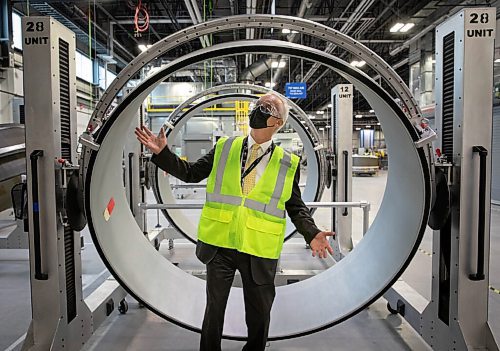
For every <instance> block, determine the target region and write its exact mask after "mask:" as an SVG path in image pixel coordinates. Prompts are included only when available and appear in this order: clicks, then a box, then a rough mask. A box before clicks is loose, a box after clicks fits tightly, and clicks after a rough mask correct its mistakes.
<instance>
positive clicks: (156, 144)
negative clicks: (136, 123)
mask: <svg viewBox="0 0 500 351" xmlns="http://www.w3.org/2000/svg"><path fill="white" fill-rule="evenodd" d="M135 135H136V136H137V140H139V141H140V142H141V143H142V145H144V146H145V147H147V148H148V149H149V150H151V152H152V153H153V154H156V155H158V154H159V153H160V152H161V150H163V149H164V148H165V146H167V137H166V136H165V130H164V129H163V127H162V128H161V129H160V132H159V133H158V135H157V136H156V135H154V134H153V133H152V132H151V131H150V130H149V129H148V127H146V126H144V125H143V126H141V128H135Z"/></svg>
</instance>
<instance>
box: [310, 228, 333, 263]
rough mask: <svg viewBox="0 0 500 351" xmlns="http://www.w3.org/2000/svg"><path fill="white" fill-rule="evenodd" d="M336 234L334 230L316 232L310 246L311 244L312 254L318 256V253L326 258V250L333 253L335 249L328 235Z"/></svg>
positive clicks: (320, 256)
mask: <svg viewBox="0 0 500 351" xmlns="http://www.w3.org/2000/svg"><path fill="white" fill-rule="evenodd" d="M329 236H335V233H334V232H319V233H318V234H316V236H315V237H314V239H312V240H311V243H310V244H309V246H311V250H312V255H313V257H316V255H318V257H319V258H326V251H327V250H328V252H329V253H330V254H332V255H333V249H332V247H331V246H330V243H329V242H328V239H327V237H329Z"/></svg>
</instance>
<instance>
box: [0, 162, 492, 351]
mask: <svg viewBox="0 0 500 351" xmlns="http://www.w3.org/2000/svg"><path fill="white" fill-rule="evenodd" d="M385 179H386V174H385V172H381V173H379V175H378V176H375V177H355V178H354V179H353V200H354V201H358V200H367V201H369V202H370V203H371V205H372V207H371V209H372V211H371V216H370V217H371V219H372V220H373V218H374V217H375V214H376V211H377V210H378V206H379V204H380V201H381V198H382V195H383V192H384V188H385ZM196 197H197V198H198V197H202V192H199V193H198V194H197V196H196ZM329 198H330V196H329V192H328V191H327V192H326V193H325V194H324V197H323V200H324V201H328V200H329ZM491 213H492V216H491V271H490V282H491V285H492V286H494V287H497V288H498V287H500V269H499V268H498V267H500V266H499V264H500V256H499V254H500V252H499V251H500V208H497V207H494V208H492V212H491ZM194 216H196V214H194ZM353 217H354V218H353V240H354V242H355V243H356V242H357V241H359V240H360V239H361V238H362V232H361V223H362V211H361V210H354V212H353ZM329 218H330V213H329V211H328V210H318V211H317V212H316V214H315V220H316V222H317V224H318V226H320V227H321V228H324V229H330V223H329V220H330V219H329ZM149 220H150V227H151V228H152V227H154V225H155V224H156V214H155V213H154V212H151V213H150V214H149ZM160 223H161V224H163V225H165V224H166V221H165V220H164V218H160ZM84 236H85V241H86V247H85V249H84V251H83V253H82V257H83V267H84V274H83V278H82V279H83V285H84V287H85V290H84V295H85V296H86V295H88V293H89V292H90V291H91V290H92V289H93V288H94V286H95V283H93V282H94V281H95V280H96V279H97V278H98V279H100V280H101V279H103V278H104V277H106V275H107V272H106V271H105V269H104V265H103V264H102V262H101V261H100V259H99V258H98V256H97V253H96V252H95V248H94V246H93V244H92V243H91V242H90V238H89V235H88V233H87V232H86V231H84ZM431 239H432V232H431V231H430V230H428V231H427V232H426V233H425V236H424V238H423V241H422V244H421V246H420V249H421V250H419V251H418V252H417V254H416V255H415V257H414V259H413V261H412V263H411V264H410V266H409V267H408V269H407V270H406V271H405V273H404V274H403V279H404V280H405V281H407V282H408V283H409V284H410V285H411V286H413V287H414V288H415V289H416V290H417V291H418V292H419V293H420V294H421V295H422V296H424V297H426V298H428V297H429V296H430V274H431V273H430V270H431V257H430V256H429V255H428V253H429V252H432V245H431V244H432V241H431ZM160 252H161V253H162V254H163V255H164V256H165V257H167V258H168V259H171V260H174V261H178V262H180V263H179V266H181V267H183V268H185V269H188V270H189V269H198V268H203V266H201V264H200V263H198V262H197V260H196V259H195V258H194V255H193V245H192V244H188V243H187V241H185V240H178V241H176V244H175V249H174V250H168V245H167V243H165V242H164V243H163V244H162V246H161V249H160ZM330 264H333V260H324V261H321V260H318V259H315V258H312V257H311V256H310V253H309V251H307V250H306V249H305V247H304V244H303V240H302V239H300V238H297V239H295V238H294V239H292V240H290V244H287V247H286V248H285V250H284V252H283V259H282V265H283V268H284V269H297V268H302V269H321V268H326V267H328V266H329V265H330ZM332 284H333V283H332ZM0 301H1V302H0V316H1V318H0V350H8V351H12V350H20V347H21V343H22V340H23V334H24V333H25V332H26V330H27V327H28V325H29V322H30V318H31V312H30V291H29V263H28V261H27V252H26V250H0ZM128 301H129V306H130V308H129V312H128V313H127V314H126V315H119V314H118V313H117V312H115V313H113V314H112V315H111V316H110V317H109V318H108V319H107V320H106V321H105V322H104V324H103V325H102V326H101V327H100V328H99V329H98V330H97V331H96V333H95V334H94V335H93V336H92V338H91V339H90V340H89V342H88V343H87V345H86V346H85V347H84V350H110V351H113V350H131V351H132V350H177V351H181V350H197V347H198V340H199V335H198V334H196V333H193V332H190V331H187V330H184V329H182V328H180V327H177V326H176V325H173V324H171V323H169V322H166V321H164V320H162V319H161V318H159V317H157V316H156V315H154V314H153V313H151V312H149V311H148V310H146V309H143V308H139V306H138V305H137V303H136V302H135V301H134V300H133V299H130V298H128ZM489 308H490V322H491V326H492V329H493V332H494V334H495V336H496V337H497V340H500V295H498V294H496V293H494V292H493V291H491V292H490V304H489ZM242 345H243V344H242V343H241V342H235V341H224V343H223V349H224V350H228V351H229V350H240V349H241V347H242ZM268 349H269V350H291V351H295V350H428V349H429V348H428V346H427V345H426V344H425V343H424V342H423V340H422V339H421V338H420V337H419V336H418V335H417V333H416V332H415V331H414V330H413V329H412V328H411V327H409V325H408V323H406V321H405V320H404V319H401V317H400V316H398V315H391V314H389V312H388V311H387V309H386V301H385V300H384V299H382V298H381V299H379V300H378V301H376V302H375V303H374V304H373V305H371V306H370V307H369V308H368V309H365V310H364V311H362V312H361V313H359V314H358V315H356V316H355V317H353V318H351V319H349V320H347V321H345V322H344V323H341V324H340V325H338V326H335V327H333V328H330V329H327V330H325V331H322V332H319V333H316V334H313V335H309V336H306V337H302V338H298V339H292V340H284V341H276V342H272V343H270V346H269V348H268Z"/></svg>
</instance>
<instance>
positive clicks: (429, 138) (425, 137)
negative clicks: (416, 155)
mask: <svg viewBox="0 0 500 351" xmlns="http://www.w3.org/2000/svg"><path fill="white" fill-rule="evenodd" d="M437 138H438V136H437V134H436V132H435V131H434V130H432V129H431V128H429V127H427V128H425V129H423V130H422V135H421V137H420V139H418V140H417V141H416V142H415V146H416V147H417V148H422V147H424V146H426V145H427V144H431V143H432V142H433V141H434V140H437Z"/></svg>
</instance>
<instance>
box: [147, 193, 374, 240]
mask: <svg viewBox="0 0 500 351" xmlns="http://www.w3.org/2000/svg"><path fill="white" fill-rule="evenodd" d="M204 204H205V202H193V203H184V204H148V203H140V204H139V207H140V208H141V209H143V210H171V209H176V210H182V209H202V208H203V205H204ZM305 205H306V206H307V207H315V208H338V207H342V208H344V207H350V208H356V207H358V208H362V209H363V235H365V234H366V232H367V231H368V227H369V225H370V203H369V202H368V201H358V202H305Z"/></svg>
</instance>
